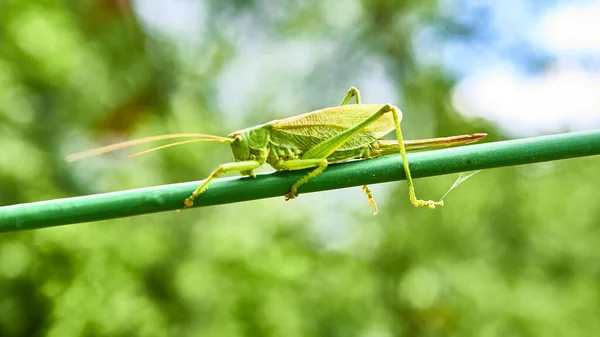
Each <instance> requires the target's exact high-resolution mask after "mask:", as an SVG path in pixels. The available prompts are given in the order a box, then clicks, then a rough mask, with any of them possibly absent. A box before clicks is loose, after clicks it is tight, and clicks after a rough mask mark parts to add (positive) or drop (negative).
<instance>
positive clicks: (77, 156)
mask: <svg viewBox="0 0 600 337" xmlns="http://www.w3.org/2000/svg"><path fill="white" fill-rule="evenodd" d="M173 138H202V139H195V141H205V142H217V143H227V144H230V143H231V142H233V139H231V138H227V137H219V136H214V135H208V134H202V133H174V134H169V135H161V136H152V137H145V138H140V139H134V140H128V141H125V142H121V143H116V144H112V145H108V146H103V147H99V148H97V149H92V150H88V151H83V152H79V153H75V154H72V155H69V156H67V161H70V162H72V161H77V160H81V159H84V158H88V157H93V156H97V155H100V154H104V153H108V152H112V151H116V150H120V149H124V148H127V147H131V146H134V145H139V144H145V143H149V142H154V141H157V140H165V139H173ZM179 143H182V142H178V143H174V144H171V145H172V146H174V145H177V144H179ZM183 144H185V143H183ZM157 149H158V148H157ZM148 152H150V151H148Z"/></svg>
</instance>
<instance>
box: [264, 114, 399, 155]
mask: <svg viewBox="0 0 600 337" xmlns="http://www.w3.org/2000/svg"><path fill="white" fill-rule="evenodd" d="M381 107H383V104H348V105H343V106H339V107H331V108H325V109H321V110H316V111H313V112H309V113H306V114H302V115H298V116H294V117H290V118H286V119H281V120H278V121H276V122H275V123H273V124H272V129H271V130H272V132H271V142H272V143H273V144H275V145H277V146H281V147H291V148H297V149H299V150H302V151H307V150H308V149H310V148H312V147H313V146H315V145H317V144H319V143H320V142H322V141H324V140H326V139H329V138H331V137H332V136H334V135H336V134H338V133H340V132H342V131H344V130H347V129H350V128H352V127H353V126H355V125H357V124H358V123H360V122H362V121H364V120H365V119H367V118H368V117H370V116H371V115H373V114H374V113H376V112H377V111H379V109H381ZM399 117H400V118H402V117H401V116H399ZM392 130H394V119H393V116H392V114H385V115H383V116H382V117H381V118H379V119H378V120H376V121H375V122H373V123H372V124H370V125H369V126H367V127H366V128H364V129H363V130H361V131H360V132H357V133H356V134H355V135H354V137H352V138H351V139H350V140H349V141H348V142H346V143H345V144H344V145H342V146H341V147H340V148H339V149H338V151H347V150H353V149H357V148H361V147H364V146H366V145H369V144H371V143H372V142H374V141H375V140H377V139H378V138H381V137H383V136H385V135H386V134H388V133H389V132H391V131H392Z"/></svg>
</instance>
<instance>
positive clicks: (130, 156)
mask: <svg viewBox="0 0 600 337" xmlns="http://www.w3.org/2000/svg"><path fill="white" fill-rule="evenodd" d="M227 139H229V138H227ZM199 142H217V143H230V142H229V141H223V140H220V139H188V140H183V141H180V142H177V143H171V144H166V145H162V146H157V147H153V148H151V149H148V150H144V151H140V152H136V153H134V154H131V155H129V158H132V157H137V156H141V155H143V154H146V153H150V152H154V151H158V150H162V149H166V148H168V147H171V146H178V145H183V144H189V143H199Z"/></svg>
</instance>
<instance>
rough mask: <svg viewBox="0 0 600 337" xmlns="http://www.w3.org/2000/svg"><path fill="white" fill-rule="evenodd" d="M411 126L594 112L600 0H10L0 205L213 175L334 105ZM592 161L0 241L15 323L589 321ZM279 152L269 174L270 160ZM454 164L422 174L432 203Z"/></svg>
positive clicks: (561, 128) (540, 128)
mask: <svg viewBox="0 0 600 337" xmlns="http://www.w3.org/2000/svg"><path fill="white" fill-rule="evenodd" d="M350 86H356V87H358V88H359V89H360V90H361V92H362V95H363V100H364V101H365V102H366V103H385V102H392V103H394V104H396V105H398V106H400V107H401V108H402V110H403V111H404V114H405V117H404V121H403V129H404V133H405V136H406V137H407V138H411V139H417V138H427V137H433V136H447V135H453V134H462V133H472V132H488V133H489V134H490V140H491V141H494V140H501V139H508V138H520V137H527V136H535V135H540V134H550V133H558V132H567V131H575V130H584V129H592V128H597V127H600V94H599V93H600V2H599V1H597V0H595V1H550V0H542V1H538V0H528V1H516V0H515V1H467V0H463V1H460V0H456V1H451V0H427V1H423V0H362V1H360V0H352V1H350V0H348V1H334V0H307V1H275V0H271V1H268V0H263V1H251V0H212V1H209V0H206V1H191V0H173V1H158V0H156V1H154V0H137V1H134V0H79V1H44V0H31V1H23V0H1V1H0V145H1V146H0V151H1V152H0V153H1V156H0V205H10V204H15V203H23V202H33V201H40V200H47V199H54V198H62V197H70V196H77V195H85V194H91V193H101V192H109V191H117V190H124V189H130V188H138V187H146V186H152V185H159V184H167V183H175V182H184V181H191V180H199V179H202V178H204V177H205V176H207V175H208V173H209V172H210V171H211V170H212V169H214V168H215V167H216V166H217V165H218V164H220V163H224V162H227V161H230V160H231V158H232V157H231V154H230V152H229V149H228V148H227V146H223V145H220V144H195V145H187V146H182V147H178V148H172V149H169V150H165V151H162V152H157V153H153V154H149V155H146V156H142V157H138V158H135V159H127V154H129V153H130V152H127V151H121V152H117V153H112V154H108V155H104V156H99V157H95V158H91V159H88V160H84V161H81V162H77V163H67V162H65V160H64V158H65V156H66V155H68V154H70V153H74V152H78V151H82V150H87V149H90V148H94V147H99V146H102V145H106V144H110V143H114V142H118V141H123V140H127V139H133V138H138V137H144V136H150V135H158V134H165V133H178V132H202V133H211V134H216V135H226V134H228V133H229V132H231V131H233V130H237V129H241V128H244V127H248V126H252V125H256V124H259V123H263V122H266V121H269V120H272V119H276V118H283V117H288V116H292V115H295V114H298V113H302V112H306V111H311V110H314V109H317V108H321V107H326V106H332V105H336V104H338V103H339V101H340V100H341V99H342V98H343V96H344V95H345V93H346V91H347V90H348V88H349V87H350ZM599 166H600V160H599V159H598V158H594V157H591V158H582V159H574V160H567V161H560V162H552V163H544V164H538V165H527V166H522V167H511V168H502V169H493V170H487V171H483V172H481V173H479V174H478V175H476V176H474V177H473V178H471V179H470V180H468V181H467V182H465V183H464V184H463V185H461V186H460V187H459V188H457V189H456V190H454V191H452V193H450V194H449V195H448V197H447V198H446V202H447V206H446V207H444V208H440V209H438V210H436V211H435V212H430V211H428V210H424V209H415V208H414V207H412V206H411V205H410V203H409V202H408V199H407V197H405V195H406V184H405V183H404V182H402V183H389V184H382V185H376V186H372V189H373V192H374V194H375V198H376V200H377V201H378V203H379V208H380V214H379V215H377V216H375V217H373V216H371V209H370V208H369V207H368V205H367V203H366V198H365V196H364V194H363V192H362V191H361V190H360V188H353V189H346V190H341V191H331V192H325V193H313V194H305V195H301V196H300V198H298V199H296V200H294V201H293V202H284V200H283V198H273V199H268V200H258V201H253V202H246V203H240V204H230V205H224V206H217V207H208V208H202V209H195V210H192V211H189V212H186V213H183V214H177V213H174V212H173V213H171V212H168V213H162V214H152V215H145V216H139V217H133V218H125V219H116V220H111V221H103V222H95V223H88V224H80V225H73V226H63V227H57V228H49V229H43V230H35V231H26V232H15V233H3V234H2V235H0V336H46V335H47V336H169V335H171V336H364V337H385V336H445V335H453V336H507V335H510V336H565V335H568V336H590V335H594V334H595V333H597V331H598V330H599V329H600V319H598V317H599V314H600V244H599V242H600V226H599V223H598V222H599V220H598V219H600V191H598V181H599V178H598V177H599V173H600V171H599ZM268 170H269V168H265V170H264V171H268ZM455 179H456V176H455V175H453V176H444V177H435V178H428V179H420V180H418V181H417V182H416V184H417V191H418V193H419V195H421V196H423V197H427V198H433V199H435V198H436V196H441V195H442V194H444V192H446V190H447V189H448V187H449V186H450V185H452V183H453V181H454V180H455Z"/></svg>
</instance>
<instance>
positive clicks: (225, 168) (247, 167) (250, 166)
mask: <svg viewBox="0 0 600 337" xmlns="http://www.w3.org/2000/svg"><path fill="white" fill-rule="evenodd" d="M259 167H260V164H259V163H258V162H257V161H255V160H248V161H238V162H234V163H226V164H221V165H219V167H217V168H216V169H215V170H214V171H212V173H211V174H210V175H209V176H208V178H206V180H204V182H203V183H202V185H200V187H198V188H197V189H196V190H195V191H194V192H192V194H191V195H190V196H189V197H187V198H186V199H185V200H184V201H183V208H182V209H181V210H182V211H183V210H185V209H186V208H190V207H192V206H194V200H196V198H198V196H199V195H200V194H202V192H204V191H205V190H206V188H207V187H208V184H210V182H211V181H213V180H214V179H215V178H217V177H218V176H220V175H222V174H225V173H228V172H235V171H252V170H254V169H257V168H259Z"/></svg>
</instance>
